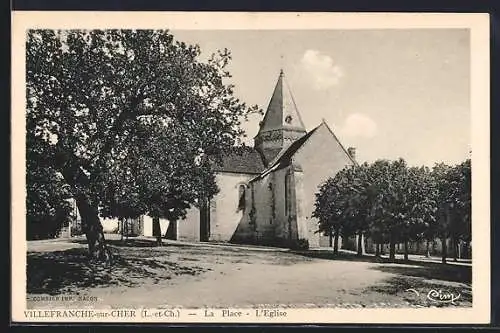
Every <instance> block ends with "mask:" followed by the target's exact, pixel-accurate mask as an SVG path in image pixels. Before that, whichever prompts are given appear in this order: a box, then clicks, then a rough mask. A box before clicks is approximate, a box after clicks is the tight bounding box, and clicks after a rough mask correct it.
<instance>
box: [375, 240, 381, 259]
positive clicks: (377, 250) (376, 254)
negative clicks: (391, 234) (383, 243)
mask: <svg viewBox="0 0 500 333" xmlns="http://www.w3.org/2000/svg"><path fill="white" fill-rule="evenodd" d="M375 257H380V244H378V243H375Z"/></svg>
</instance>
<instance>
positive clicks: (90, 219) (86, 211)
mask: <svg viewBox="0 0 500 333" xmlns="http://www.w3.org/2000/svg"><path fill="white" fill-rule="evenodd" d="M75 201H76V205H77V207H78V211H79V213H80V217H81V218H82V226H83V228H84V230H85V236H86V237H87V242H88V246H89V257H90V259H91V260H96V261H100V262H105V263H106V264H108V265H109V264H111V253H110V252H109V250H108V248H107V246H106V240H105V238H104V231H103V229H102V224H101V221H100V219H99V214H98V211H97V209H96V208H95V207H92V205H91V204H90V201H89V199H88V198H87V196H86V195H84V194H83V193H78V194H76V195H75Z"/></svg>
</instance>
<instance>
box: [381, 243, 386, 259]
mask: <svg viewBox="0 0 500 333" xmlns="http://www.w3.org/2000/svg"><path fill="white" fill-rule="evenodd" d="M380 255H381V256H383V255H385V243H380Z"/></svg>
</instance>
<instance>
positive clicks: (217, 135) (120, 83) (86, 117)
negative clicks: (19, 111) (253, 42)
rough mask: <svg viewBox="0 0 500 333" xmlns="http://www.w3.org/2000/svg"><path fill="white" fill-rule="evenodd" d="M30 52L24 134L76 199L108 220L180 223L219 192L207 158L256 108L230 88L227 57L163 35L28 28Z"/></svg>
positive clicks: (39, 160)
mask: <svg viewBox="0 0 500 333" xmlns="http://www.w3.org/2000/svg"><path fill="white" fill-rule="evenodd" d="M26 46H27V47H26V55H27V59H26V60H27V61H26V64H27V68H26V88H27V96H26V97H27V117H28V120H29V121H28V128H27V131H28V133H33V135H34V136H33V140H34V141H35V143H33V142H32V143H31V144H34V145H36V146H37V147H38V148H39V149H40V153H39V154H37V155H28V160H30V161H31V162H33V163H35V164H37V165H38V166H39V167H41V168H50V169H52V170H54V171H58V172H60V173H61V174H62V175H63V176H64V181H65V183H67V184H69V185H70V187H71V192H72V194H73V195H76V194H78V196H77V198H86V200H88V203H89V204H90V206H92V207H99V208H100V214H101V215H102V216H114V217H125V218H129V217H132V218H133V217H137V216H138V215H140V214H143V213H150V214H151V215H155V216H161V217H166V218H169V219H177V218H182V216H183V215H184V214H185V212H186V208H187V207H189V206H190V205H196V204H197V202H198V199H199V198H205V197H211V196H213V195H214V194H215V193H216V192H217V187H216V184H215V181H214V175H213V172H212V171H211V169H210V167H209V164H208V162H207V160H208V158H209V156H210V158H211V159H215V160H217V159H220V156H221V153H222V152H223V151H224V150H226V149H227V148H229V147H231V146H233V145H234V144H237V143H238V142H239V138H240V136H241V135H242V134H243V131H242V129H241V127H240V124H241V121H243V120H244V119H245V118H246V117H247V115H248V114H249V113H252V112H256V111H257V108H256V107H247V106H246V105H245V103H242V102H241V101H240V100H238V99H237V98H236V97H234V96H233V86H232V85H230V84H227V83H226V80H227V79H228V78H229V77H230V75H229V73H228V72H227V70H226V66H227V64H228V63H229V61H230V59H231V55H230V53H229V52H228V51H227V50H224V51H221V52H218V53H217V54H214V55H213V56H212V57H211V58H210V60H208V62H200V61H199V60H198V57H199V55H200V52H201V51H200V48H199V47H198V46H196V45H187V44H185V43H183V42H179V41H176V40H175V39H174V36H173V35H171V34H170V33H168V32H167V31H164V30H105V31H102V30H92V31H83V30H67V31H52V30H30V31H28V36H27V45H26ZM30 161H29V163H30ZM51 179H52V178H51ZM77 200H80V199H77ZM91 211H92V210H89V212H91ZM81 213H83V214H82V215H83V216H82V221H83V222H84V223H85V221H91V220H92V219H88V218H85V215H86V214H91V213H88V212H81Z"/></svg>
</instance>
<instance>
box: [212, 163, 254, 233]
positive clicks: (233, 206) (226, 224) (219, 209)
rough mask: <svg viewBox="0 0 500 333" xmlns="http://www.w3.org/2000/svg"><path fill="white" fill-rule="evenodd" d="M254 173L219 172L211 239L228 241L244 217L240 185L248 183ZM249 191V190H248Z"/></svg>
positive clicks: (213, 201) (213, 207)
mask: <svg viewBox="0 0 500 333" xmlns="http://www.w3.org/2000/svg"><path fill="white" fill-rule="evenodd" d="M253 177H254V176H253V175H245V174H236V173H218V174H217V175H216V182H217V185H218V186H219V189H220V191H219V193H218V194H217V195H216V196H215V197H214V198H213V199H212V203H211V206H212V207H211V208H212V209H211V214H210V240H212V241H222V242H228V241H230V240H231V239H232V238H233V235H234V233H235V231H236V229H237V227H238V224H239V223H240V222H241V221H242V219H243V217H244V210H240V209H238V206H239V186H240V185H242V184H243V185H246V184H247V183H248V181H249V180H250V179H251V178H253ZM247 192H248V191H247Z"/></svg>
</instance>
